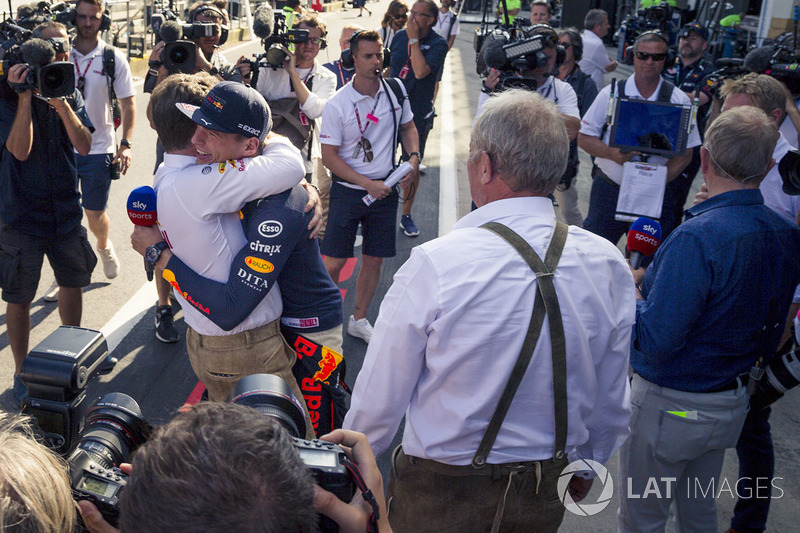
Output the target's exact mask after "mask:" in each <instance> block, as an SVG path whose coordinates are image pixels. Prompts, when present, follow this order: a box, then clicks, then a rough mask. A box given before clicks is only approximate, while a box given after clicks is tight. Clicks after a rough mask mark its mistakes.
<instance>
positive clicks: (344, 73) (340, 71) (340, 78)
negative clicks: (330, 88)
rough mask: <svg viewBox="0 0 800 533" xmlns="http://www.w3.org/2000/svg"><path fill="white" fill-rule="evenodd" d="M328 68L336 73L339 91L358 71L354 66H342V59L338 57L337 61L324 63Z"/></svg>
mask: <svg viewBox="0 0 800 533" xmlns="http://www.w3.org/2000/svg"><path fill="white" fill-rule="evenodd" d="M322 66H323V67H325V68H326V69H328V70H330V71H331V72H333V73H334V74H336V90H337V91H338V90H339V89H341V88H342V87H344V86H345V85H347V83H348V82H349V81H350V79H351V78H352V77H353V74H355V73H356V69H354V68H350V69H348V68H344V67H343V66H342V62H341V60H339V59H337V60H336V61H331V62H330V63H325V64H324V65H322Z"/></svg>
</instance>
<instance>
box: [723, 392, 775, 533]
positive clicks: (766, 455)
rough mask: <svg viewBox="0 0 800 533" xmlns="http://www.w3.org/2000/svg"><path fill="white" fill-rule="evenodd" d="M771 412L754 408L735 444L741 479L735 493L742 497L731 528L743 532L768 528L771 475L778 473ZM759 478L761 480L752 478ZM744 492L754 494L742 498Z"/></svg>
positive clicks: (738, 501) (738, 502)
mask: <svg viewBox="0 0 800 533" xmlns="http://www.w3.org/2000/svg"><path fill="white" fill-rule="evenodd" d="M771 412H772V409H771V408H769V407H767V408H766V409H761V410H755V409H751V410H750V412H749V413H747V418H746V419H745V421H744V427H742V433H741V434H740V435H739V442H737V443H736V455H737V456H738V457H739V479H740V481H739V483H738V486H737V490H736V492H737V494H739V495H740V496H739V499H738V500H737V501H736V506H735V507H734V509H733V518H732V519H731V527H732V528H733V529H735V530H736V531H738V532H740V533H756V532H758V533H760V532H761V531H764V530H765V529H766V527H767V514H768V513H769V504H770V501H771V496H772V491H771V489H772V476H773V474H774V472H775V454H774V452H773V449H772V434H771V433H770V427H769V414H770V413H771ZM759 478H760V479H761V480H760V481H753V480H758V479H759ZM765 479H768V480H767V481H764V480H765ZM745 480H748V481H745ZM757 488H758V491H757V490H756V489H757ZM744 495H750V496H751V497H750V498H743V497H742V496H744ZM755 496H757V497H755Z"/></svg>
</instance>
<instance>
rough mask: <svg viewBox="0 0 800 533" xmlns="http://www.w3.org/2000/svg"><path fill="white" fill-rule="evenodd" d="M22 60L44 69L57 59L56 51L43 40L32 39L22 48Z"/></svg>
mask: <svg viewBox="0 0 800 533" xmlns="http://www.w3.org/2000/svg"><path fill="white" fill-rule="evenodd" d="M20 52H22V60H23V61H25V63H27V64H29V65H33V66H34V67H43V66H45V65H47V64H49V63H52V62H53V61H55V59H56V49H55V48H53V45H52V44H50V43H48V42H47V41H45V40H43V39H30V40H28V41H26V42H24V43H23V44H22V46H20Z"/></svg>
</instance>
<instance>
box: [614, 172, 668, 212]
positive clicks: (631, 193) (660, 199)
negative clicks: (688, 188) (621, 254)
mask: <svg viewBox="0 0 800 533" xmlns="http://www.w3.org/2000/svg"><path fill="white" fill-rule="evenodd" d="M622 169H623V170H622V184H621V185H620V188H619V198H618V199H617V212H616V214H615V217H614V218H615V219H616V220H623V221H626V222H634V221H635V220H636V219H637V218H639V217H648V218H655V219H658V218H661V208H662V206H663V204H664V190H665V189H666V186H667V167H665V166H663V165H653V164H650V163H643V162H634V161H629V162H628V163H625V164H624V165H623V167H622Z"/></svg>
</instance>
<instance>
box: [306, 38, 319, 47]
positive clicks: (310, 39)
mask: <svg viewBox="0 0 800 533" xmlns="http://www.w3.org/2000/svg"><path fill="white" fill-rule="evenodd" d="M308 42H309V43H311V44H316V45H317V46H319V45H320V44H322V37H309V38H308Z"/></svg>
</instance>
